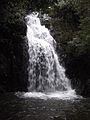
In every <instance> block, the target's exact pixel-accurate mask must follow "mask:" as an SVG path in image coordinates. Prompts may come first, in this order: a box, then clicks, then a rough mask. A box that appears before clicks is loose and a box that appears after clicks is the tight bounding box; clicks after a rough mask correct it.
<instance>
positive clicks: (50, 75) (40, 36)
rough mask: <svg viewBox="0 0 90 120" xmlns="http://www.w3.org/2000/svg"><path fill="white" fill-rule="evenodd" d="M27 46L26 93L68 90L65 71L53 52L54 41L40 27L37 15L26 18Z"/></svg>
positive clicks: (46, 30) (69, 87) (33, 14)
mask: <svg viewBox="0 0 90 120" xmlns="http://www.w3.org/2000/svg"><path fill="white" fill-rule="evenodd" d="M26 20H27V38H28V44H29V51H28V52H29V67H28V71H29V78H28V79H29V83H30V85H29V87H28V91H40V92H47V91H48V92H53V91H66V90H70V89H71V86H70V83H69V80H68V78H67V77H66V76H65V69H64V68H63V67H62V66H61V65H60V63H59V60H58V56H57V54H56V52H55V48H54V47H55V43H56V42H55V40H54V38H53V37H52V36H51V35H50V32H49V30H48V29H47V28H46V27H45V26H44V25H41V23H40V19H39V17H38V13H32V14H30V15H28V16H27V17H26Z"/></svg>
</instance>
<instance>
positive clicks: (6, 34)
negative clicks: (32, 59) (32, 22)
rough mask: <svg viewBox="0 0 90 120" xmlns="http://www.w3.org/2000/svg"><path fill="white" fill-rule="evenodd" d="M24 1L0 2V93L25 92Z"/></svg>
mask: <svg viewBox="0 0 90 120" xmlns="http://www.w3.org/2000/svg"><path fill="white" fill-rule="evenodd" d="M25 5H26V4H24V1H22V2H20V1H17V2H16V1H14V0H13V1H10V0H1V1H0V92H3V91H19V90H20V91H26V90H27V77H28V74H27V65H28V53H27V50H28V45H27V40H26V38H25V36H26V24H25V20H24V17H25V10H26V7H25Z"/></svg>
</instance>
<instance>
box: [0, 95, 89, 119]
mask: <svg viewBox="0 0 90 120" xmlns="http://www.w3.org/2000/svg"><path fill="white" fill-rule="evenodd" d="M0 120H90V98H87V99H76V100H60V99H47V100H44V99H39V98H20V97H17V96H16V95H15V94H14V93H7V94H2V95H0Z"/></svg>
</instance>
